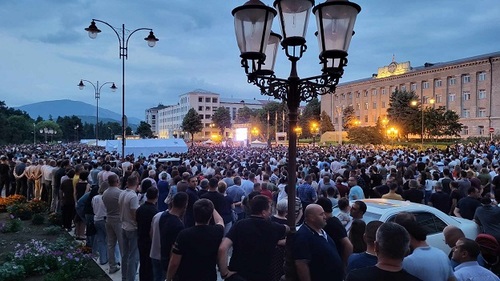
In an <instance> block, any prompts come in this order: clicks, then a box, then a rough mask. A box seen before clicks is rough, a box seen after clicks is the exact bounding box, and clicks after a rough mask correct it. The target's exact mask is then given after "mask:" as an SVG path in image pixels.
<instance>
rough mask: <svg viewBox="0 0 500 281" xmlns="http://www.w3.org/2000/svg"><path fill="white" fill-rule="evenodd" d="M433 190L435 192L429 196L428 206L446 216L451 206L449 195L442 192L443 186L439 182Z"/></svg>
mask: <svg viewBox="0 0 500 281" xmlns="http://www.w3.org/2000/svg"><path fill="white" fill-rule="evenodd" d="M434 189H435V190H436V192H435V193H433V194H431V196H430V197H429V203H428V204H429V205H430V206H433V207H434V208H436V209H438V210H440V211H441V212H443V213H445V214H448V212H449V211H450V206H451V198H450V195H449V194H448V193H445V192H444V191H443V186H442V184H441V183H440V182H436V185H435V186H434Z"/></svg>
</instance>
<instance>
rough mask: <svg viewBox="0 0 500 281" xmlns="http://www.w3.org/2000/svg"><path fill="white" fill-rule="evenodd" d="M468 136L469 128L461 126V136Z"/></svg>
mask: <svg viewBox="0 0 500 281" xmlns="http://www.w3.org/2000/svg"><path fill="white" fill-rule="evenodd" d="M468 134H469V126H463V127H462V135H468Z"/></svg>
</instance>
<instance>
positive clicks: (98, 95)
mask: <svg viewBox="0 0 500 281" xmlns="http://www.w3.org/2000/svg"><path fill="white" fill-rule="evenodd" d="M84 81H85V82H87V83H89V84H90V85H92V87H94V97H95V100H96V115H95V116H96V121H95V145H96V146H98V145H99V99H100V98H101V89H102V87H103V86H104V85H106V84H112V85H111V87H109V88H110V89H111V91H112V92H115V91H116V89H118V88H117V87H116V86H115V82H105V83H104V84H102V85H100V86H99V81H97V83H96V84H95V85H94V83H92V82H90V81H89V80H85V79H82V80H80V83H78V88H80V90H83V89H84V88H85V84H84V83H83V82H84Z"/></svg>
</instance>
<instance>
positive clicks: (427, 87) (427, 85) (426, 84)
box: [422, 81, 429, 89]
mask: <svg viewBox="0 0 500 281" xmlns="http://www.w3.org/2000/svg"><path fill="white" fill-rule="evenodd" d="M422 88H423V89H429V82H427V81H424V82H423V83H422Z"/></svg>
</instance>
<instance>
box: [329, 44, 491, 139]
mask: <svg viewBox="0 0 500 281" xmlns="http://www.w3.org/2000/svg"><path fill="white" fill-rule="evenodd" d="M396 89H398V90H400V91H413V92H415V94H416V95H417V96H418V97H419V98H420V102H421V103H422V106H424V107H426V106H435V107H438V106H444V107H446V109H449V110H453V111H455V112H456V113H457V114H458V115H459V116H460V122H461V123H462V124H463V126H464V127H463V130H462V132H461V137H463V138H465V137H468V136H488V135H489V131H490V130H494V129H498V128H500V52H496V53H491V54H485V55H480V56H475V57H469V58H464V59H459V60H455V61H449V62H443V63H425V64H424V65H423V66H419V67H411V65H410V62H403V63H398V62H396V61H394V59H393V61H392V62H391V63H390V64H389V65H387V66H384V67H380V68H379V69H378V72H377V74H373V76H372V77H370V78H366V79H360V80H356V81H351V82H346V83H341V84H339V85H338V86H337V89H336V91H335V93H331V94H327V95H325V96H322V98H321V110H322V111H323V110H324V111H326V112H327V113H328V114H329V115H330V118H332V121H333V123H334V124H335V129H336V130H338V127H339V126H338V124H339V122H340V121H341V119H339V118H340V117H341V114H342V111H343V109H344V108H345V107H347V106H349V105H351V106H352V107H353V108H354V111H355V115H356V117H357V119H358V121H360V122H359V123H360V125H361V126H374V125H375V124H376V122H377V119H378V118H381V120H384V119H385V118H386V117H387V108H388V107H389V98H390V96H391V93H393V92H394V91H395V90H396ZM389 121H390V120H389ZM497 132H498V131H497Z"/></svg>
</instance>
